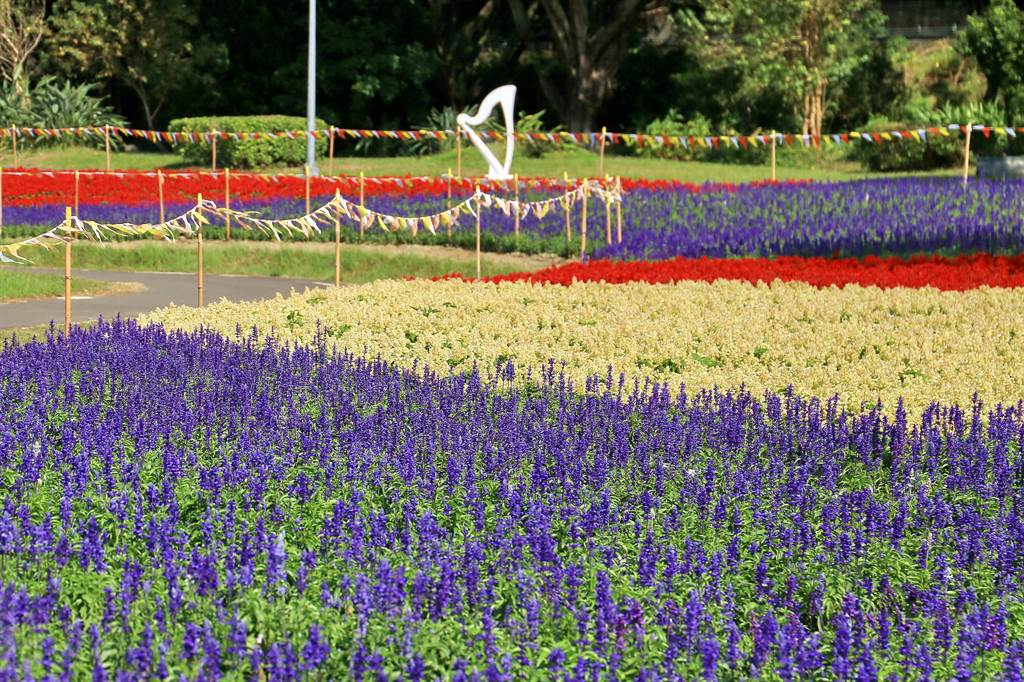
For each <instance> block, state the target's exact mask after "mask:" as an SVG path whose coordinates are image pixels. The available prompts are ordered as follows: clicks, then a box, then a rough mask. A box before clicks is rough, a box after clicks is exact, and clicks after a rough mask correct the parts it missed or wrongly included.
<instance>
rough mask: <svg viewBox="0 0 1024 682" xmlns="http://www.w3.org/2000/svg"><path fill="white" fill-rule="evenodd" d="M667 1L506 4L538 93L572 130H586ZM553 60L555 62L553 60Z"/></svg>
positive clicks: (521, 0) (512, 1)
mask: <svg viewBox="0 0 1024 682" xmlns="http://www.w3.org/2000/svg"><path fill="white" fill-rule="evenodd" d="M674 4H676V3H673V2H671V1H669V0H540V2H524V0H509V7H510V9H511V10H512V19H513V24H514V25H515V28H516V31H517V33H518V34H519V37H520V39H521V40H522V41H523V43H524V44H525V45H526V47H527V49H528V51H529V53H530V54H529V57H530V59H531V60H532V63H533V65H534V67H535V69H536V72H537V77H538V79H539V82H540V86H541V90H542V91H543V92H544V96H545V98H546V99H547V100H548V101H549V102H550V103H551V105H552V106H553V107H554V109H555V111H556V112H557V113H558V115H559V116H560V117H561V119H562V120H563V121H564V122H565V123H566V124H568V126H569V128H570V129H572V130H583V131H590V130H592V129H593V127H594V119H595V115H596V112H597V111H598V109H599V108H600V107H601V105H602V104H603V103H604V102H605V101H606V100H607V99H608V98H609V96H610V95H611V94H612V93H613V92H614V90H615V88H616V86H617V80H616V76H617V74H618V71H619V68H620V67H621V65H622V63H623V60H624V59H625V57H626V55H627V54H628V52H629V50H630V48H632V47H635V46H637V45H639V44H642V42H643V41H644V39H647V38H649V37H650V35H651V29H652V28H653V27H655V26H657V25H658V23H659V21H663V20H664V19H665V18H666V17H667V14H668V10H669V8H670V7H671V6H673V5H674ZM553 57H555V59H553Z"/></svg>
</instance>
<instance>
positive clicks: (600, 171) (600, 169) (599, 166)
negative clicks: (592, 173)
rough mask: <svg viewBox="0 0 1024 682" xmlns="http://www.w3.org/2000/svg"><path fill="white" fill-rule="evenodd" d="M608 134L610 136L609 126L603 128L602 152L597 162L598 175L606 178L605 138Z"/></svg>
mask: <svg viewBox="0 0 1024 682" xmlns="http://www.w3.org/2000/svg"><path fill="white" fill-rule="evenodd" d="M607 134H608V128H607V126H601V152H600V155H599V156H598V161H597V174H598V176H600V177H604V144H605V140H604V136H605V135H607Z"/></svg>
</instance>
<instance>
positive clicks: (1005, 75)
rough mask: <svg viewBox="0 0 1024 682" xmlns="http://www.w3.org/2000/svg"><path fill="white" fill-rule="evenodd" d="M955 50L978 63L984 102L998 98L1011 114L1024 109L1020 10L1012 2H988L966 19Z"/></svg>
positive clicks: (1023, 33) (1023, 38) (1023, 35)
mask: <svg viewBox="0 0 1024 682" xmlns="http://www.w3.org/2000/svg"><path fill="white" fill-rule="evenodd" d="M957 48H958V49H959V50H961V51H962V52H963V53H965V54H967V55H970V56H973V57H974V58H975V59H977V60H978V67H979V68H980V69H981V72H982V73H984V74H985V79H986V81H987V82H986V89H985V99H986V100H990V101H991V100H997V99H1001V100H1002V101H1003V103H1004V104H1005V105H1006V109H1007V110H1008V111H1011V112H1015V111H1020V110H1021V109H1022V108H1024V11H1022V10H1020V9H1018V7H1017V6H1016V4H1015V3H1014V2H1012V0H992V4H991V5H989V7H988V9H986V10H985V11H984V12H982V13H981V14H972V15H971V16H970V17H968V18H967V27H966V28H964V30H963V31H962V32H961V33H960V35H958V36H957Z"/></svg>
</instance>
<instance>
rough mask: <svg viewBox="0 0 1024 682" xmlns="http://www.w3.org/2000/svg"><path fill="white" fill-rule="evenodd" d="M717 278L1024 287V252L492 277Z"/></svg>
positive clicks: (565, 269)
mask: <svg viewBox="0 0 1024 682" xmlns="http://www.w3.org/2000/svg"><path fill="white" fill-rule="evenodd" d="M716 279H731V280H745V281H748V282H752V283H755V282H771V281H773V280H777V279H778V280H782V281H784V282H806V283H808V284H811V285H813V286H816V287H829V286H839V287H842V286H845V285H847V284H859V285H861V286H877V287H881V288H883V289H889V288H893V287H915V288H916V287H934V288H936V289H942V290H945V291H964V290H966V289H975V288H978V287H982V286H990V287H1020V286H1024V255H1016V256H993V255H990V254H975V255H969V256H957V257H954V258H946V257H942V256H913V257H911V258H908V259H903V258H877V257H874V256H869V257H867V258H864V259H856V258H842V259H831V258H802V257H799V256H781V257H779V258H772V259H768V258H736V259H722V258H700V259H685V258H674V259H672V260H664V261H616V260H595V261H589V262H587V263H567V264H565V265H559V266H555V267H551V268H547V269H544V270H538V271H537V272H516V273H511V274H507V275H500V276H497V277H492V278H489V279H488V281H491V282H509V281H519V280H525V281H529V282H538V283H540V282H545V283H552V284H563V285H568V284H572V283H573V282H595V281H605V282H609V283H618V284H621V283H624V282H648V283H651V284H665V283H670V282H680V281H703V282H713V281H714V280H716Z"/></svg>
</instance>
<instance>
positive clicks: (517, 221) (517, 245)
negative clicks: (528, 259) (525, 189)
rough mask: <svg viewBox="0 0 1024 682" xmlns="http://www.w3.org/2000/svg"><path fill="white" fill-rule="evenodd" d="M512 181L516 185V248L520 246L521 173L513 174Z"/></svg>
mask: <svg viewBox="0 0 1024 682" xmlns="http://www.w3.org/2000/svg"><path fill="white" fill-rule="evenodd" d="M512 182H514V183H515V185H516V218H515V220H516V222H515V229H516V248H519V173H516V174H515V175H513V176H512Z"/></svg>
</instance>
